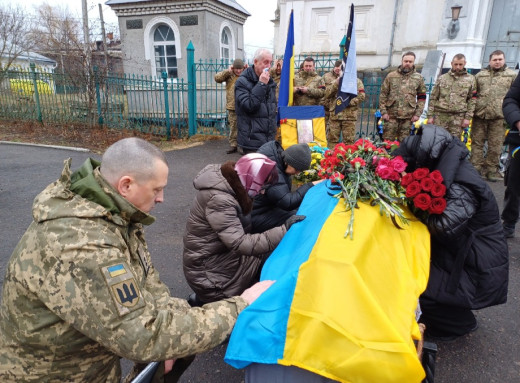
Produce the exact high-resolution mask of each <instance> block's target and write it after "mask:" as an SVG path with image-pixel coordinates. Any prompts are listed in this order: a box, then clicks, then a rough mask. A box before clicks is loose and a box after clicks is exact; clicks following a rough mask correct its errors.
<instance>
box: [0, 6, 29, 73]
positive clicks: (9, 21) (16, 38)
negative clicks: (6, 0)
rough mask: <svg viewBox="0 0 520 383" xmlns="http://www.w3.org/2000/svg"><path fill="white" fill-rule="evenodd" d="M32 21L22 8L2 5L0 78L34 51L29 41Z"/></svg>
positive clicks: (0, 12) (0, 17) (0, 9)
mask: <svg viewBox="0 0 520 383" xmlns="http://www.w3.org/2000/svg"><path fill="white" fill-rule="evenodd" d="M31 20H32V19H30V18H28V17H27V13H26V11H25V10H24V9H23V8H21V7H20V6H13V5H10V4H8V5H5V4H0V78H1V77H3V76H4V74H5V73H6V72H7V71H8V70H9V68H10V67H11V66H12V65H13V63H14V62H16V60H17V59H18V58H19V57H20V56H21V55H23V54H24V53H27V52H28V51H30V50H31V49H32V47H33V46H32V42H31V41H30V40H28V39H27V34H28V33H29V31H30V30H31V25H32V21H31Z"/></svg>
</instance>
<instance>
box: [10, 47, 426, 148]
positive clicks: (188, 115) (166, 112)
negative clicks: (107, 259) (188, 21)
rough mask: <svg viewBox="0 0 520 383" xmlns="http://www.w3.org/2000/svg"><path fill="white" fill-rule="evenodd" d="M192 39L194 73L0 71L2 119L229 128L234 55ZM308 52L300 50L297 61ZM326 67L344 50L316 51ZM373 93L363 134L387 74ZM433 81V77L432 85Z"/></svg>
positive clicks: (184, 130)
mask: <svg viewBox="0 0 520 383" xmlns="http://www.w3.org/2000/svg"><path fill="white" fill-rule="evenodd" d="M194 51H195V49H194V47H193V45H192V44H191V42H190V44H189V45H188V47H187V53H188V54H187V57H188V60H187V73H188V79H187V81H185V80H184V79H171V78H167V76H166V74H164V75H163V76H162V77H161V78H157V77H154V76H144V75H141V76H136V75H105V74H104V73H100V72H99V71H97V70H94V71H93V73H92V74H91V75H89V76H85V77H84V78H83V79H81V77H80V76H74V77H73V76H69V75H67V74H63V73H54V72H45V71H41V70H37V69H36V68H35V67H34V65H32V66H31V67H30V69H29V70H9V71H7V72H0V119H4V120H9V119H16V120H32V121H40V122H50V123H58V124H59V123H80V124H85V125H88V126H93V125H105V126H108V127H110V128H114V129H131V130H138V131H140V132H144V133H152V134H156V135H164V136H166V137H167V138H168V139H170V138H171V137H172V136H173V137H187V136H192V135H194V134H202V135H220V136H227V135H228V133H229V127H228V124H227V113H226V89H225V84H217V83H216V82H215V81H214V75H215V74H216V73H217V72H219V71H222V70H225V69H227V68H228V67H229V61H228V60H212V59H208V60H199V61H195V60H194ZM305 57H307V55H305V56H304V55H301V56H298V57H297V59H296V60H295V68H299V66H300V63H301V62H303V60H304V59H305ZM314 59H315V65H316V68H317V71H318V73H320V74H323V73H325V72H327V71H329V70H331V69H332V68H333V67H334V62H335V61H336V60H337V56H333V55H330V54H321V55H315V57H314ZM363 81H364V85H365V92H366V99H365V101H364V102H363V104H362V105H361V106H360V112H359V118H358V122H357V134H358V136H359V137H365V136H370V137H373V138H375V136H376V134H377V120H376V118H375V117H374V113H375V112H376V110H377V107H378V104H379V92H380V88H381V78H372V77H367V78H366V79H364V80H363ZM432 85H433V84H428V85H427V89H428V93H429V92H430V91H431V88H432Z"/></svg>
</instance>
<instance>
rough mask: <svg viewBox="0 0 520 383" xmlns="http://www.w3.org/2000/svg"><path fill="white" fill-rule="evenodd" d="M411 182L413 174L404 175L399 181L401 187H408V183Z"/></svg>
mask: <svg viewBox="0 0 520 383" xmlns="http://www.w3.org/2000/svg"><path fill="white" fill-rule="evenodd" d="M412 182H413V174H412V173H406V174H405V175H404V176H403V178H402V179H401V185H402V186H403V187H407V186H408V185H410V183H412Z"/></svg>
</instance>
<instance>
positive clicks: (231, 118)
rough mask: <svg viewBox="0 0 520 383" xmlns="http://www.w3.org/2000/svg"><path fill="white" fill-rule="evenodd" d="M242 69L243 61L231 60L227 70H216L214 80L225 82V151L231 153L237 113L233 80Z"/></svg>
mask: <svg viewBox="0 0 520 383" xmlns="http://www.w3.org/2000/svg"><path fill="white" fill-rule="evenodd" d="M243 71H244V62H243V61H242V60H240V59H236V60H235V61H233V65H231V66H230V67H229V69H227V70H223V71H222V72H218V73H217V74H216V75H215V81H216V82H217V83H219V84H221V83H223V82H225V83H226V109H227V112H228V122H229V146H230V148H229V149H228V150H227V151H226V153H228V154H231V153H235V152H236V151H237V115H236V113H235V82H236V81H237V78H238V76H240V75H241V74H242V72H243Z"/></svg>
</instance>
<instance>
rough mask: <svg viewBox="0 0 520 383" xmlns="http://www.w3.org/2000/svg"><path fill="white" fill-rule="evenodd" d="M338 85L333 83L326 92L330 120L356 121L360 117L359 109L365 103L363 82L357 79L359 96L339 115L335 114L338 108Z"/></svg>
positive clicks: (335, 82)
mask: <svg viewBox="0 0 520 383" xmlns="http://www.w3.org/2000/svg"><path fill="white" fill-rule="evenodd" d="M338 87H339V85H338V83H337V81H333V82H332V83H330V84H329V85H328V86H327V90H326V91H325V99H326V100H328V101H329V111H330V117H329V118H330V119H331V120H348V121H356V120H357V116H358V107H359V104H361V103H362V102H363V101H365V87H364V86H363V81H361V80H360V79H359V78H358V79H357V87H358V94H357V96H356V97H354V98H353V99H352V100H350V103H349V105H348V106H347V107H346V108H345V109H343V110H342V111H341V112H340V113H339V114H336V113H334V109H335V108H336V103H335V102H334V101H335V100H336V95H337V94H338Z"/></svg>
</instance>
